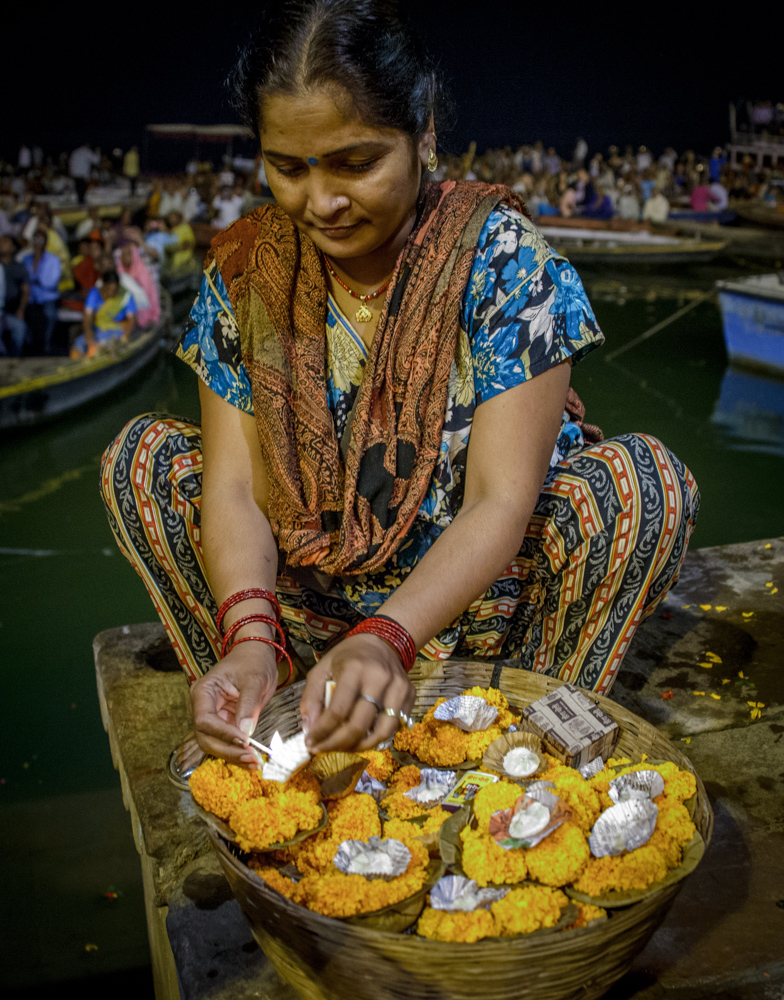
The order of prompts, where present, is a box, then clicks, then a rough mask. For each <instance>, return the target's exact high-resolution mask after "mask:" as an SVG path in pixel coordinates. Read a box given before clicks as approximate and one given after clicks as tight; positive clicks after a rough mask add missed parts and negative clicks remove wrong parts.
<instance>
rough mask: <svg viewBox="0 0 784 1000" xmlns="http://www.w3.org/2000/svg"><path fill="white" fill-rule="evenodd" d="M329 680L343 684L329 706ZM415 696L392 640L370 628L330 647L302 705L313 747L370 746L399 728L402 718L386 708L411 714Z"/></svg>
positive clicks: (310, 676)
mask: <svg viewBox="0 0 784 1000" xmlns="http://www.w3.org/2000/svg"><path fill="white" fill-rule="evenodd" d="M328 680H334V681H335V682H336V683H337V686H336V688H335V692H334V694H333V695H332V700H331V701H330V705H329V708H324V691H325V688H326V683H327V681H328ZM415 697H416V692H415V690H414V686H413V684H412V683H411V682H410V681H409V679H408V677H407V676H406V672H405V670H403V666H402V664H401V662H400V658H399V657H398V655H397V653H396V652H395V650H394V649H393V648H392V647H391V646H390V645H389V644H388V643H386V642H384V640H383V639H380V638H379V637H378V636H375V635H370V634H367V633H361V634H359V635H352V636H350V637H349V638H348V639H344V640H343V641H342V642H340V643H339V644H338V645H337V646H335V647H334V649H331V650H330V651H329V652H328V653H325V655H324V656H323V657H322V658H321V659H320V660H319V662H318V663H317V664H316V666H315V667H313V669H312V670H311V671H310V673H309V674H308V680H307V683H306V685H305V691H304V693H303V695H302V700H301V702H300V706H299V710H300V714H301V716H302V720H303V723H304V724H305V725H306V726H307V729H308V747H309V749H310V750H311V751H312V752H313V753H317V752H321V751H324V750H368V749H369V748H370V747H374V746H376V745H377V744H378V743H381V742H382V741H383V740H387V739H389V738H390V737H391V736H394V734H395V733H396V732H397V729H398V725H399V721H400V720H399V719H398V718H397V716H396V715H395V716H390V715H387V714H386V712H385V711H384V709H387V708H390V709H393V710H394V711H395V712H396V713H397V712H401V711H402V712H405V713H406V714H408V715H410V714H411V710H412V708H413V707H414V699H415ZM377 705H378V706H380V707H377Z"/></svg>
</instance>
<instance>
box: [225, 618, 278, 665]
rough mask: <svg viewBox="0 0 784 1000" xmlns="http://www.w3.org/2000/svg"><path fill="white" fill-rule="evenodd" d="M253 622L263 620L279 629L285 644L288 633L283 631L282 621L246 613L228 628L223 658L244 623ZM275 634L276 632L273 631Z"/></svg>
mask: <svg viewBox="0 0 784 1000" xmlns="http://www.w3.org/2000/svg"><path fill="white" fill-rule="evenodd" d="M251 622H263V623H264V624H265V625H270V626H271V627H272V628H273V629H277V630H278V635H279V636H280V641H281V643H282V644H283V645H284V646H285V644H286V635H285V633H284V631H283V627H282V626H281V624H280V622H279V621H277V619H275V618H271V617H270V616H269V615H245V617H244V618H238V619H237V621H236V622H234V624H233V625H229V627H228V629H227V630H226V635H225V637H224V639H223V645H222V647H221V658H223V657H224V656H225V655H226V653H227V652H228V651H229V649H230V648H231V646H229V643H230V642H231V640H232V639H233V638H234V636H235V635H236V634H237V633H238V632H239V630H240V629H241V628H242V627H243V625H250V623H251ZM273 635H274V632H273Z"/></svg>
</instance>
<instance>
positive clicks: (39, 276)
mask: <svg viewBox="0 0 784 1000" xmlns="http://www.w3.org/2000/svg"><path fill="white" fill-rule="evenodd" d="M47 236H48V233H47V230H46V229H44V228H43V227H42V228H40V229H37V230H36V232H35V234H34V236H33V240H32V243H33V250H32V253H28V254H25V256H24V257H22V263H23V264H24V266H25V268H26V269H27V273H28V275H29V278H30V303H29V305H28V306H27V310H26V313H25V320H26V321H27V325H28V326H29V327H30V330H31V332H32V334H33V340H34V342H35V344H36V346H37V345H38V344H41V345H42V350H43V353H44V354H49V353H50V352H51V349H52V337H53V336H54V328H55V326H56V325H57V303H58V302H59V301H60V288H59V285H60V276H61V274H62V269H63V265H62V262H61V260H60V258H59V257H57V256H56V255H55V254H53V253H50V252H49V251H48V250H47V249H46V241H47Z"/></svg>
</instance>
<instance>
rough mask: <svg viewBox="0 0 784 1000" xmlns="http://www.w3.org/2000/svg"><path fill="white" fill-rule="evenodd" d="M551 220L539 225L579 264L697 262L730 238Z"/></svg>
mask: <svg viewBox="0 0 784 1000" xmlns="http://www.w3.org/2000/svg"><path fill="white" fill-rule="evenodd" d="M568 221H571V220H568ZM582 221H583V222H585V221H589V220H582ZM549 222H550V220H549V219H548V220H547V225H542V226H540V227H539V230H540V232H541V233H542V235H543V236H544V237H545V239H546V240H547V241H548V242H549V243H550V245H551V246H552V247H553V249H555V250H557V251H558V252H559V253H562V254H563V255H564V256H565V257H568V258H569V260H571V261H572V262H573V263H575V264H576V263H578V262H580V263H583V264H599V263H604V262H606V263H613V264H656V265H659V264H685V263H693V264H697V263H704V262H706V261H709V260H713V258H714V257H715V256H716V255H717V254H718V253H720V252H721V251H722V250H723V249H724V247H725V246H726V245H727V244H726V240H702V239H682V238H680V237H678V236H668V235H664V234H662V233H651V232H649V231H648V230H647V229H635V230H631V231H625V232H624V231H618V232H613V231H611V230H607V229H586V228H585V227H579V226H573V227H572V226H570V227H566V226H558V227H551V226H550V225H549Z"/></svg>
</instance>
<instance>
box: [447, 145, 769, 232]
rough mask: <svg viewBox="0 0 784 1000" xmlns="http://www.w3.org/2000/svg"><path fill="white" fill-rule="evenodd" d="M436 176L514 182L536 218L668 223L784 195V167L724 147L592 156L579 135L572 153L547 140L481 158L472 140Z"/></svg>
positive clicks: (640, 149) (644, 149)
mask: <svg viewBox="0 0 784 1000" xmlns="http://www.w3.org/2000/svg"><path fill="white" fill-rule="evenodd" d="M436 176H437V178H438V179H445V178H454V179H457V178H460V177H463V178H468V179H478V180H483V181H492V182H495V183H503V184H508V185H509V186H510V187H512V188H514V190H515V191H517V192H518V194H520V195H521V196H522V197H523V198H524V200H525V201H526V204H527V205H528V208H529V210H530V211H531V213H532V214H533V215H534V216H561V217H564V218H574V217H576V216H582V217H583V218H592V219H600V220H601V219H604V220H608V219H612V218H614V217H619V218H621V219H625V220H629V221H633V220H634V221H646V220H648V221H650V222H666V220H667V219H668V217H669V216H670V213H671V212H672V211H674V210H679V211H682V210H684V209H686V210H692V211H694V212H699V213H705V212H712V213H718V212H722V211H724V210H726V209H727V207H728V205H729V202H730V199H743V200H745V199H752V198H758V199H761V200H762V201H763V202H765V203H767V204H772V205H777V204H779V203H781V202H782V200H784V199H783V198H782V195H783V194H784V190H783V189H782V186H781V184H782V178H783V177H784V175H783V174H782V171H781V170H780V169H775V168H767V169H765V170H762V171H759V170H757V169H756V165H755V163H754V162H753V161H752V159H751V158H750V157H746V158H745V159H744V161H743V163H742V164H741V165H740V166H739V167H733V166H732V165H731V164H730V160H729V157H728V154H727V151H726V149H723V148H721V147H718V146H717V147H716V148H715V149H714V150H713V152H712V153H711V155H710V156H699V155H697V154H696V153H695V152H694V151H693V150H687V151H686V152H685V153H683V154H681V155H680V156H679V155H678V153H676V151H675V150H674V149H672V148H671V147H668V148H667V149H665V150H664V151H663V152H662V153H661V154H660V155H659V156H658V157H656V156H654V154H653V152H652V151H651V150H650V149H648V147H647V146H639V147H638V148H637V150H636V151H635V150H634V148H633V147H632V146H627V147H626V149H625V150H624V151H623V152H621V151H620V149H619V148H618V147H617V146H610V148H609V150H608V152H607V155H604V154H602V153H600V152H595V153H593V155H591V156H589V149H588V144H587V143H586V142H585V140H584V139H579V140H578V141H577V144H576V145H575V148H574V151H573V153H572V155H571V157H569V158H563V157H561V156H559V154H558V153H557V152H556V150H555V149H554V148H553V147H552V146H550V147H547V148H546V147H545V146H544V144H543V143H541V142H537V143H535V144H534V145H531V146H520V147H519V148H518V149H517V150H513V149H512V148H511V147H509V146H507V147H506V148H505V149H489V150H487V151H486V152H485V153H484V154H482V155H481V156H479V155H477V153H476V146H475V144H474V143H472V144H471V147H470V148H469V150H468V151H467V152H466V153H464V154H463V155H461V156H450V155H448V154H447V155H445V156H442V157H441V158H440V165H439V168H438V171H437V175H436Z"/></svg>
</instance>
